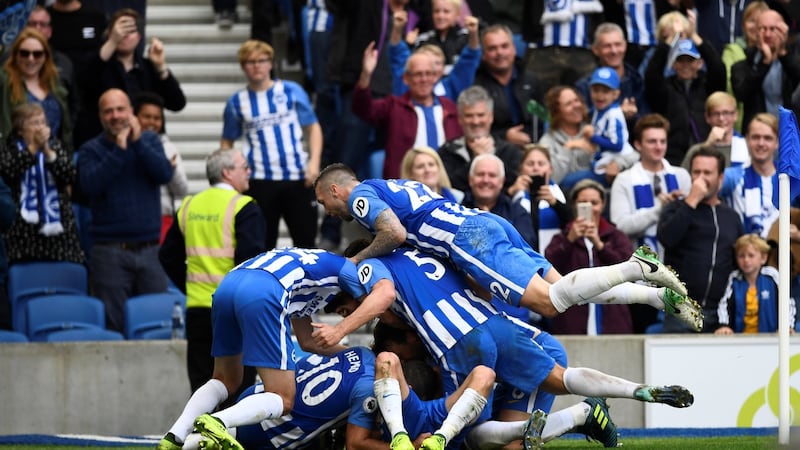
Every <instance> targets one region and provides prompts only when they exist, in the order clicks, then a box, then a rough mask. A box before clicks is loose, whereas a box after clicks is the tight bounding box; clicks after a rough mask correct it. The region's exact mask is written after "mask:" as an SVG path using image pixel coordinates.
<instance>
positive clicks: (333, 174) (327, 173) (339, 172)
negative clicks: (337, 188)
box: [314, 163, 358, 190]
mask: <svg viewBox="0 0 800 450" xmlns="http://www.w3.org/2000/svg"><path fill="white" fill-rule="evenodd" d="M351 179H352V180H358V177H356V173H355V172H353V169H351V168H350V167H348V166H347V165H345V164H342V163H333V164H330V165H328V166H326V167H325V168H324V169H322V171H321V172H320V173H319V176H317V179H316V180H314V189H315V190H316V189H317V186H318V185H319V184H320V183H325V184H326V185H328V184H333V183H336V184H344V183H345V182H346V181H348V180H351Z"/></svg>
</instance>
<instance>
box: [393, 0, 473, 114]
mask: <svg viewBox="0 0 800 450" xmlns="http://www.w3.org/2000/svg"><path fill="white" fill-rule="evenodd" d="M438 1H440V2H449V1H450V0H438ZM456 1H458V0H456ZM407 17H408V13H407V12H406V11H398V12H397V13H395V15H394V21H395V22H394V26H393V27H392V37H391V40H390V45H389V56H390V59H391V65H392V93H393V94H395V95H403V94H405V93H406V91H408V85H406V84H405V82H404V81H403V71H404V69H405V65H406V61H407V60H408V57H409V56H410V55H411V53H410V51H409V47H408V44H407V43H406V42H404V41H403V40H402V34H401V33H402V30H403V28H404V27H405V23H406V22H407ZM464 22H465V24H466V27H465V28H464V29H465V30H467V36H468V40H467V43H468V45H465V46H464V47H463V50H462V51H461V53H460V56H459V57H458V58H457V61H456V62H455V64H450V66H449V67H448V66H446V65H445V64H446V63H447V62H446V61H447V59H446V54H445V53H444V52H443V51H442V49H441V48H440V47H439V46H437V45H434V44H425V45H422V46H420V47H419V48H417V50H416V51H417V52H423V51H424V52H426V53H428V54H430V55H431V57H432V58H433V65H434V70H435V72H436V77H437V81H436V84H435V85H434V86H433V92H434V94H436V95H440V96H441V95H444V96H447V98H449V99H450V100H453V101H456V100H457V99H458V95H459V94H461V92H462V91H463V90H464V89H466V88H468V87H470V86H471V85H472V82H473V81H474V79H475V71H476V70H478V66H479V65H480V61H481V42H480V37H479V35H478V19H477V18H475V17H472V16H469V17H466V18H465V19H464Z"/></svg>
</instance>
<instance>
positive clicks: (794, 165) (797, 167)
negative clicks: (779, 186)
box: [778, 106, 800, 203]
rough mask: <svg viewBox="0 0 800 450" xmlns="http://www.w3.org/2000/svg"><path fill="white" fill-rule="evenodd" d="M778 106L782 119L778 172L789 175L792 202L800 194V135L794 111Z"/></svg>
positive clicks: (779, 128) (780, 124)
mask: <svg viewBox="0 0 800 450" xmlns="http://www.w3.org/2000/svg"><path fill="white" fill-rule="evenodd" d="M778 108H779V113H778V114H779V120H780V121H779V125H778V135H779V136H778V137H779V139H780V147H779V148H778V152H779V155H780V161H778V173H785V174H787V175H789V184H790V191H791V193H790V195H789V202H790V203H791V202H792V201H794V199H795V198H797V196H798V195H800V135H798V130H797V119H796V118H795V116H794V112H792V111H791V110H789V109H786V108H784V107H783V106H779V107H778Z"/></svg>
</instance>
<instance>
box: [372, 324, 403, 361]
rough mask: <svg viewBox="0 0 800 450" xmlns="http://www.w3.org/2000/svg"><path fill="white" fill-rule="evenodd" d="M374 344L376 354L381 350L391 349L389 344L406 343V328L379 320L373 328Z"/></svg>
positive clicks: (373, 348)
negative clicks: (396, 326) (402, 328)
mask: <svg viewBox="0 0 800 450" xmlns="http://www.w3.org/2000/svg"><path fill="white" fill-rule="evenodd" d="M372 337H373V339H374V340H373V344H372V352H373V353H375V354H376V355H377V354H378V353H380V352H387V351H389V350H388V348H389V345H390V344H392V343H397V344H405V343H406V330H401V329H400V328H395V327H393V326H390V325H387V324H385V323H384V322H381V321H378V323H376V324H375V328H374V329H373V330H372Z"/></svg>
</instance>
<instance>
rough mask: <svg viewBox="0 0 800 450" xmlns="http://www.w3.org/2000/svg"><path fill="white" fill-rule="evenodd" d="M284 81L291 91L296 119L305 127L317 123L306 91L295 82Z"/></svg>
mask: <svg viewBox="0 0 800 450" xmlns="http://www.w3.org/2000/svg"><path fill="white" fill-rule="evenodd" d="M284 83H286V88H287V89H290V90H291V91H292V97H293V98H294V99H295V110H296V111H297V120H298V121H300V125H302V126H304V127H305V126H308V125H313V124H315V123H317V122H318V120H317V115H316V113H314V108H313V107H312V106H311V100H310V99H309V98H308V94H307V93H306V91H305V90H304V89H303V88H302V87H300V85H299V84H297V83H294V82H291V81H285V80H284Z"/></svg>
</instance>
